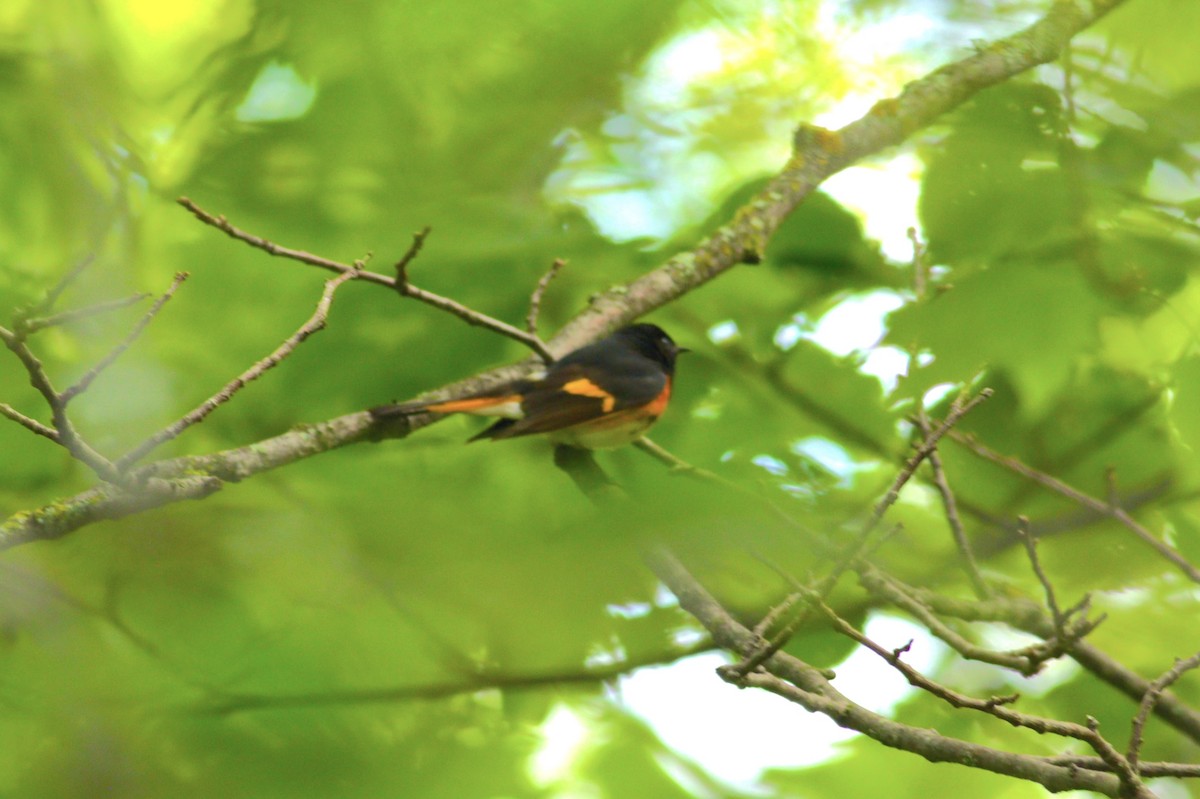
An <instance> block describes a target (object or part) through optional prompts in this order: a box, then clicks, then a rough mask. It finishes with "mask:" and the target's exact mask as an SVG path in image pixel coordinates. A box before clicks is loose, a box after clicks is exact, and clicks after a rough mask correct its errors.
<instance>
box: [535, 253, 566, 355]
mask: <svg viewBox="0 0 1200 799" xmlns="http://www.w3.org/2000/svg"><path fill="white" fill-rule="evenodd" d="M566 265H567V262H566V259H564V258H555V259H554V263H552V264H550V269H549V270H547V271H546V274H544V275H542V277H541V279H540V280H538V282H537V286H536V287H534V289H533V294H531V295H530V296H529V313H527V314H526V315H525V329H526V330H528V331H529V334H530V335H532V336H536V335H537V326H538V314H540V313H541V311H542V295H544V294H545V293H546V289H547V288H548V287H549V286H550V281H552V280H554V278H555V277H557V276H558V273H559V272H560V271H561V270H562V268H563V267H564V266H566Z"/></svg>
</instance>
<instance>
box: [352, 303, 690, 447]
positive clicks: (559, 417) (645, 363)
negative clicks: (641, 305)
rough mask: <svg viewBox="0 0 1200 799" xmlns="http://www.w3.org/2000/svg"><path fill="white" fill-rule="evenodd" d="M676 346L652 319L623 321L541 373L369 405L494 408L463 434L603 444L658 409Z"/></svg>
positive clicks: (399, 411) (624, 436)
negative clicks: (488, 420) (426, 398)
mask: <svg viewBox="0 0 1200 799" xmlns="http://www.w3.org/2000/svg"><path fill="white" fill-rule="evenodd" d="M681 352H687V350H686V349H683V348H682V347H680V346H679V345H677V344H676V343H675V342H674V341H673V340H672V339H671V337H670V336H668V335H667V334H666V333H665V332H664V331H663V330H662V328H660V327H658V326H657V325H650V324H637V325H630V326H629V327H625V328H622V329H620V330H618V331H617V332H615V333H613V334H612V335H610V336H608V337H607V338H603V339H601V340H599V341H597V342H595V343H593V344H588V345H587V346H585V347H580V348H579V349H577V350H574V351H572V352H570V353H568V354H567V355H564V356H563V357H562V358H560V359H559V360H557V361H555V362H554V363H553V364H551V365H550V366H548V367H547V368H546V369H545V371H544V372H543V373H541V374H536V375H531V376H529V377H524V378H520V379H518V380H513V381H511V382H508V383H504V384H502V385H499V386H496V387H494V388H491V389H488V390H487V391H484V392H480V393H477V394H469V395H467V396H463V397H456V398H454V399H448V400H435V401H433V402H406V403H400V404H396V405H383V406H380V407H378V408H372V409H371V411H370V412H371V415H372V416H373V417H375V418H376V419H389V418H393V417H396V416H409V415H412V414H417V413H440V414H447V413H470V414H475V415H478V416H499V417H502V418H501V419H500V420H499V421H497V422H496V423H495V424H493V425H492V426H491V427H489V428H487V429H486V430H484V431H483V432H481V433H478V434H477V435H475V436H472V437H471V439H470V440H471V441H478V440H479V439H483V438H489V439H493V440H495V439H502V438H516V437H517V436H530V435H535V434H538V433H545V434H547V437H548V438H549V439H550V440H551V441H553V442H555V443H557V444H567V445H570V446H573V447H581V448H583V449H611V448H613V447H619V446H622V445H624V444H628V443H630V442H631V441H634V440H635V439H637V438H638V437H639V436H641V435H642V434H643V433H645V432H646V430H648V429H649V428H650V426H651V425H652V424H654V423H655V422H656V421H658V418H659V417H660V416H662V413H663V411H665V410H666V408H667V403H668V402H669V401H670V399H671V384H672V382H673V380H674V377H675V358H676V356H678V355H679V354H680V353H681Z"/></svg>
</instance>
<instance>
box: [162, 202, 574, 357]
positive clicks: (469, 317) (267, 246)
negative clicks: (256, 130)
mask: <svg viewBox="0 0 1200 799" xmlns="http://www.w3.org/2000/svg"><path fill="white" fill-rule="evenodd" d="M177 202H178V203H179V204H180V205H182V206H183V207H184V208H186V209H187V210H189V211H191V212H192V215H193V216H195V217H196V218H197V219H199V220H200V221H201V222H203V223H204V224H206V225H209V226H211V227H215V228H216V229H217V230H219V231H221V232H222V233H224V234H225V235H227V236H229V237H230V238H232V239H236V240H238V241H241V242H243V243H245V244H249V245H250V246H251V247H254V248H256V249H259V250H262V251H263V252H266V253H269V254H271V255H275V256H278V257H280V258H287V259H289V260H292V261H297V262H299V263H302V264H308V265H309V266H315V267H318V268H320V269H327V270H329V271H331V272H339V273H345V272H354V277H355V279H357V280H365V281H366V282H368V283H375V284H378V285H381V286H387V287H388V288H390V289H392V290H394V291H395V292H396V293H397V294H400V295H402V296H405V297H412V298H413V299H414V300H418V301H419V302H423V303H425V304H426V305H431V306H433V307H434V308H437V309H438V310H441V311H445V312H446V313H450V314H453V315H455V316H457V317H458V318H459V319H462V320H463V321H464V322H466V323H467V324H470V325H476V326H478V327H484V328H487V329H488V330H491V331H493V332H496V333H499V334H500V335H502V336H506V337H508V338H511V339H513V340H515V341H519V342H521V343H522V344H524V345H525V346H526V347H528V348H529V349H531V350H533V351H534V352H536V353H537V354H538V355H539V356H541V358H542V359H543V360H544V361H546V362H547V363H549V362H551V361H553V360H554V354H553V353H551V352H550V349H549V348H548V347H547V346H546V343H545V342H544V341H542V340H541V339H540V338H538V337H537V336H535V335H531V334H530V333H527V332H525V331H524V330H521V329H520V328H517V327H513V326H512V325H510V324H508V323H507V322H502V321H500V320H499V319H496V318H494V317H491V316H488V315H487V314H483V313H480V312H479V311H475V310H472V309H470V308H468V307H467V306H465V305H463V304H462V303H459V302H455V301H454V300H452V299H450V298H449V297H443V296H442V295H440V294H435V293H433V292H432V291H426V290H425V289H421V288H417V287H416V286H414V285H413V284H412V283H411V282H409V281H408V278H407V269H408V267H409V265H410V264H411V262H412V260H413V259H414V258H416V256H417V254H418V253H419V252H420V249H421V245H422V244H423V242H424V239H425V236H427V235H428V231H427V230H424V231H421V232H420V233H417V234H416V235H415V236H414V237H413V244H412V245H410V247H409V249H408V251H407V252H406V253H405V255H404V256H402V257H401V259H400V261H398V262H397V263H396V268H397V270H398V272H399V273H400V274H401V275H403V279H401V280H398V279H396V278H393V277H388V276H387V275H381V274H379V273H378V272H370V271H368V270H366V269H361V268H359V267H358V266H355V265H351V264H344V263H342V262H340V261H334V260H332V259H330V258H324V257H322V256H320V255H314V254H313V253H310V252H305V251H304V250H296V249H293V248H291V247H284V246H282V245H279V244H276V243H275V242H273V241H271V240H269V239H265V238H263V237H262V236H255V235H254V234H253V233H248V232H246V231H244V230H242V229H241V228H238V227H235V226H234V225H232V224H230V222H229V220H227V219H226V218H225V217H223V216H215V215H213V214H210V213H209V212H207V211H205V210H204V209H203V208H201V207H200V206H198V205H196V203H194V202H193V201H192V200H190V199H189V198H187V197H180V198H179V199H178V200H177Z"/></svg>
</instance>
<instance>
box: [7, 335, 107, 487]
mask: <svg viewBox="0 0 1200 799" xmlns="http://www.w3.org/2000/svg"><path fill="white" fill-rule="evenodd" d="M0 341H3V342H4V346H6V347H8V349H9V350H10V351H11V352H12V353H13V355H16V356H17V360H19V361H20V362H21V365H22V366H24V367H25V373H26V374H28V375H29V383H30V385H32V386H33V387H34V388H35V389H37V391H38V393H39V394H41V395H42V398H43V399H44V400H46V404H47V405H48V406H50V415H51V419H52V421H53V426H54V430H55V432H56V437H55V438H54V440H55V441H56V442H57V443H58V444H59V445H60V446H62V447H63V448H64V449H66V450H67V452H69V453H71V457H73V458H75V459H76V460H77V461H79V462H80V463H82V464H84V465H85V466H87V467H88V468H89V469H91V470H92V471H93V472H95V473H96V476H97V477H99V478H100V479H101V480H105V481H108V482H111V481H113V480H116V479H117V478H118V477H119V476H120V475H119V474H118V473H117V470H116V467H114V466H113V464H112V462H111V461H109V460H108V458H105V457H104V456H103V455H101V454H100V453H99V452H97V451H96V450H95V449H93V448H92V446H91V445H90V444H88V443H87V442H86V441H85V440H84V439H83V437H82V436H80V435H79V432H78V431H76V429H75V425H74V424H72V423H71V419H70V417H69V416H67V403H66V401H65V400H63V398H62V395H60V394H59V393H58V391H57V390H56V389H55V388H54V384H53V383H52V382H51V381H50V376H49V375H48V374H46V368H45V366H44V365H43V364H42V362H41V360H40V359H39V358H38V357H37V356H36V355H35V354H34V353H33V350H31V349H30V348H29V344H28V343H26V341H25V337H24V336H22V335H20V334H18V333H14V332H13V331H11V330H8V329H7V328H4V327H0ZM6 415H7V414H6ZM10 418H11V417H10ZM26 418H28V417H26ZM15 421H18V423H20V424H24V422H20V420H15ZM30 421H32V420H30ZM25 427H27V428H29V429H30V430H33V431H34V432H37V433H38V434H39V435H41V432H40V430H38V429H37V428H35V427H30V426H29V425H25Z"/></svg>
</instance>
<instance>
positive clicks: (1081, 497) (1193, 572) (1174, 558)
mask: <svg viewBox="0 0 1200 799" xmlns="http://www.w3.org/2000/svg"><path fill="white" fill-rule="evenodd" d="M950 438H951V439H953V440H954V441H957V442H958V443H959V444H962V445H963V446H965V447H966V448H967V449H969V450H971V451H972V452H974V453H975V454H976V455H979V456H980V457H982V458H984V459H986V460H989V461H991V462H992V463H995V464H998V465H1000V466H1003V467H1004V468H1006V469H1008V470H1009V471H1011V472H1014V473H1016V474H1019V475H1021V476H1022V477H1025V478H1027V479H1029V480H1032V481H1033V482H1035V483H1037V484H1038V485H1041V486H1043V487H1045V488H1048V489H1050V490H1051V491H1053V492H1055V493H1056V494H1060V495H1062V496H1064V497H1066V498H1067V499H1069V500H1071V501H1072V502H1075V503H1077V504H1079V505H1082V506H1083V507H1085V508H1087V509H1089V510H1091V511H1094V512H1095V513H1097V514H1100V515H1102V516H1108V517H1110V518H1112V519H1116V520H1117V521H1118V522H1120V523H1121V524H1122V525H1124V526H1125V528H1126V529H1127V530H1129V531H1130V532H1132V533H1133V534H1134V535H1135V536H1137V537H1138V538H1140V539H1141V540H1142V541H1144V542H1145V543H1147V544H1149V545H1150V546H1151V547H1153V548H1154V550H1155V551H1156V552H1158V554H1160V555H1162V556H1163V557H1164V558H1165V559H1166V560H1167V561H1169V562H1170V563H1172V564H1174V565H1175V567H1176V568H1178V569H1179V570H1180V571H1181V572H1183V573H1184V574H1186V575H1187V576H1188V578H1189V579H1190V580H1192V581H1193V582H1196V583H1200V569H1197V568H1196V567H1195V566H1193V565H1192V564H1191V563H1189V562H1188V560H1187V558H1185V557H1184V556H1183V555H1182V554H1180V553H1179V551H1178V550H1176V549H1175V548H1174V547H1172V546H1171V545H1170V544H1168V543H1166V542H1165V541H1162V540H1160V539H1159V538H1158V536H1156V535H1154V534H1153V533H1151V532H1150V531H1149V530H1147V529H1146V528H1145V527H1143V526H1142V525H1141V524H1140V523H1139V522H1138V521H1137V520H1136V519H1134V518H1133V517H1132V516H1130V515H1129V513H1128V512H1127V511H1126V510H1125V509H1124V508H1122V507H1120V506H1119V505H1115V504H1112V503H1109V502H1104V501H1102V500H1099V499H1096V498H1095V497H1093V496H1091V495H1089V494H1085V493H1083V492H1082V491H1080V490H1078V489H1076V488H1073V487H1071V486H1069V485H1067V484H1066V483H1064V482H1063V481H1062V480H1059V479H1057V478H1054V477H1051V476H1050V475H1048V474H1046V473H1045V472H1041V471H1038V470H1037V469H1034V468H1033V467H1032V466H1027V465H1026V464H1024V463H1022V462H1021V461H1019V460H1017V459H1016V458H1012V457H1009V456H1007V455H1001V454H1000V453H999V452H996V451H995V450H994V449H991V448H990V447H988V446H986V445H984V444H982V443H980V442H979V441H978V440H976V439H975V438H974V436H968V435H963V434H961V433H958V432H957V431H955V432H952V433H951V434H950Z"/></svg>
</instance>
